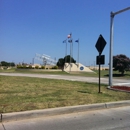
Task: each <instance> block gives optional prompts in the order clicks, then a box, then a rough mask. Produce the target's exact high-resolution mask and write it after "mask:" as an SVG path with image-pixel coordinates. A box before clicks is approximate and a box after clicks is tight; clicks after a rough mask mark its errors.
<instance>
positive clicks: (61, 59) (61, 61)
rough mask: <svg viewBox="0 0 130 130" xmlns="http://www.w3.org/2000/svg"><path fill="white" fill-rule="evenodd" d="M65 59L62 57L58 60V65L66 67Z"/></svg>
mask: <svg viewBox="0 0 130 130" xmlns="http://www.w3.org/2000/svg"><path fill="white" fill-rule="evenodd" d="M64 63H65V62H64V59H63V58H60V59H59V60H58V62H57V66H58V67H64Z"/></svg>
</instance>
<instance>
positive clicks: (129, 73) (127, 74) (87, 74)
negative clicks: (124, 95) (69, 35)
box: [0, 69, 130, 79]
mask: <svg viewBox="0 0 130 130" xmlns="http://www.w3.org/2000/svg"><path fill="white" fill-rule="evenodd" d="M93 71H94V72H95V73H91V72H71V73H66V72H64V71H61V70H60V71H51V70H42V69H9V70H0V72H4V73H6V72H8V73H32V74H33V73H34V74H36V73H37V74H53V75H74V76H85V77H98V76H99V75H98V73H99V71H98V70H93ZM108 76H109V71H108V70H103V71H101V77H106V78H108ZM113 78H123V79H130V71H127V72H125V74H124V75H123V76H122V75H121V74H120V73H119V72H118V71H113Z"/></svg>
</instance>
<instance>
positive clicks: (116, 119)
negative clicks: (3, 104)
mask: <svg viewBox="0 0 130 130" xmlns="http://www.w3.org/2000/svg"><path fill="white" fill-rule="evenodd" d="M0 128H1V129H0V130H130V106H127V107H119V108H111V109H103V110H95V111H87V112H79V113H73V114H64V115H58V116H50V117H46V118H44V117H43V118H35V119H29V120H20V121H13V122H11V121H10V122H4V123H3V124H1V126H0Z"/></svg>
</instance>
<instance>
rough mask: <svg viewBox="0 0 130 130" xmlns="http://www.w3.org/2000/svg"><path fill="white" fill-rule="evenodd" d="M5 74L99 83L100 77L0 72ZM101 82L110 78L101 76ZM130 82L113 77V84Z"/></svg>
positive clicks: (105, 81)
mask: <svg viewBox="0 0 130 130" xmlns="http://www.w3.org/2000/svg"><path fill="white" fill-rule="evenodd" d="M0 75H4V76H24V77H37V78H48V79H63V80H70V81H82V82H90V83H98V81H99V79H98V78H96V77H83V76H68V75H51V74H23V73H0ZM101 83H103V84H108V78H101ZM120 83H122V84H130V80H126V79H113V84H120Z"/></svg>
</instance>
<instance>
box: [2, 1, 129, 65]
mask: <svg viewBox="0 0 130 130" xmlns="http://www.w3.org/2000/svg"><path fill="white" fill-rule="evenodd" d="M127 7H130V0H0V61H6V62H14V63H16V64H17V63H22V62H24V63H32V59H33V58H35V56H36V53H38V54H40V55H42V54H46V55H49V56H50V57H51V58H52V59H56V60H58V59H59V58H64V56H65V53H66V44H65V43H63V41H64V40H65V39H67V35H68V34H70V33H72V39H73V58H74V59H75V60H78V44H77V43H76V42H75V40H77V39H79V62H80V63H82V64H83V65H86V66H94V65H95V64H96V56H97V55H98V51H97V49H96V48H95V44H96V42H97V40H98V38H99V35H100V34H101V35H102V36H103V37H104V39H105V40H106V42H107V44H106V46H105V48H104V50H103V52H102V55H105V66H107V65H108V63H109V49H110V12H111V11H112V12H117V11H119V10H122V9H124V8H127ZM113 30H114V41H113V42H114V43H113V55H118V54H125V55H126V56H128V57H130V10H128V11H125V12H123V13H120V14H118V15H116V16H115V17H114V28H113ZM67 55H70V43H67ZM34 63H42V62H41V61H38V60H37V59H35V60H34Z"/></svg>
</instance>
